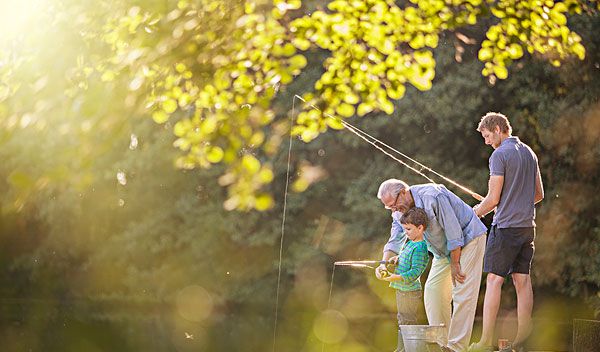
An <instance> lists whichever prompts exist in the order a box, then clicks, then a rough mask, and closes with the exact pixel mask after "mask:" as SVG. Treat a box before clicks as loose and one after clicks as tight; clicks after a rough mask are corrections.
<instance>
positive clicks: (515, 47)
mask: <svg viewBox="0 0 600 352" xmlns="http://www.w3.org/2000/svg"><path fill="white" fill-rule="evenodd" d="M508 53H509V55H510V58H511V59H513V60H516V59H519V58H521V57H522V56H523V48H522V47H521V45H519V44H517V43H512V44H510V45H509V46H508Z"/></svg>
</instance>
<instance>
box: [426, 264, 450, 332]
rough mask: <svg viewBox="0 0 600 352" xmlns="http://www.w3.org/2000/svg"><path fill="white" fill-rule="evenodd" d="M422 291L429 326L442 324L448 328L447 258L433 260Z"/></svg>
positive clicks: (448, 268)
mask: <svg viewBox="0 0 600 352" xmlns="http://www.w3.org/2000/svg"><path fill="white" fill-rule="evenodd" d="M424 291H425V292H424V296H425V313H427V320H428V321H429V325H440V324H444V325H445V326H446V327H448V326H449V325H450V317H451V311H452V306H451V301H452V277H451V275H450V260H449V259H448V258H433V261H432V262H431V270H430V271H429V276H427V281H426V282H425V290H424Z"/></svg>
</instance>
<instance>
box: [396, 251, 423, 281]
mask: <svg viewBox="0 0 600 352" xmlns="http://www.w3.org/2000/svg"><path fill="white" fill-rule="evenodd" d="M427 263H429V255H428V254H427V246H418V247H417V248H415V250H414V251H413V253H412V256H411V267H410V270H408V271H405V272H402V273H398V274H397V275H398V276H399V277H400V280H402V281H405V282H413V281H415V280H417V279H418V278H419V276H421V274H423V272H424V271H425V268H427Z"/></svg>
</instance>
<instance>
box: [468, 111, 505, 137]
mask: <svg viewBox="0 0 600 352" xmlns="http://www.w3.org/2000/svg"><path fill="white" fill-rule="evenodd" d="M496 126H498V127H500V132H502V133H507V134H508V135H511V134H512V126H511V125H510V122H508V118H507V117H506V116H504V115H503V114H501V113H499V112H488V113H487V114H485V115H484V116H483V117H482V118H481V121H479V125H478V126H477V131H478V132H481V130H482V129H484V128H485V129H486V130H488V131H490V132H493V131H494V130H495V129H496Z"/></svg>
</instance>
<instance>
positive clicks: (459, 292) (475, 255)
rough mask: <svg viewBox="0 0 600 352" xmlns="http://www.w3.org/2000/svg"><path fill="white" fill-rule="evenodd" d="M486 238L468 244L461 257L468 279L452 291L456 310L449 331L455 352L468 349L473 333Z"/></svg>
mask: <svg viewBox="0 0 600 352" xmlns="http://www.w3.org/2000/svg"><path fill="white" fill-rule="evenodd" d="M485 237H486V236H485V235H483V236H479V237H477V238H476V239H474V240H473V241H471V242H470V243H469V244H467V245H466V246H465V247H464V248H463V249H462V253H461V256H460V267H461V271H462V272H463V273H464V274H465V275H466V279H465V282H463V283H462V284H461V283H458V282H457V283H456V286H454V287H453V289H452V303H453V307H454V310H453V312H452V321H451V322H450V327H449V329H448V347H449V348H450V349H452V350H453V351H463V350H464V349H466V348H467V347H468V346H469V341H470V339H471V333H472V332H473V320H474V319H475V310H476V309H477V298H478V297H479V287H480V286H481V272H482V270H483V254H484V252H485Z"/></svg>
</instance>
